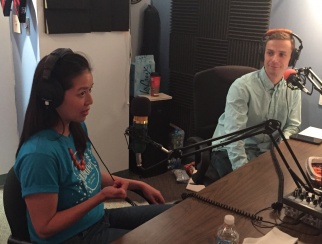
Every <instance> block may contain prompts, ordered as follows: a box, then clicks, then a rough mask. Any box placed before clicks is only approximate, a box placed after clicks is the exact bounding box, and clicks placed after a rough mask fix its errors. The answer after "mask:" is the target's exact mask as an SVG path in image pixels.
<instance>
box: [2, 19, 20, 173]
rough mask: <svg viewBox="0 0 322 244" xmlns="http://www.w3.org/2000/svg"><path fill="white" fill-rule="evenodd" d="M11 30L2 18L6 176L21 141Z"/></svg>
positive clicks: (3, 135)
mask: <svg viewBox="0 0 322 244" xmlns="http://www.w3.org/2000/svg"><path fill="white" fill-rule="evenodd" d="M1 15H2V13H1ZM9 28H10V27H9V17H4V16H3V15H2V16H0V33H1V34H0V44H1V48H0V74H1V81H0V86H1V89H0V114H1V116H0V117H1V119H0V120H1V123H0V155H1V162H0V175H2V174H6V173H7V172H8V170H9V169H10V167H11V166H12V165H13V163H14V160H15V152H16V149H17V146H18V140H19V138H18V130H17V116H16V105H15V96H14V92H15V91H14V89H15V78H14V73H13V60H12V48H11V40H10V29H9Z"/></svg>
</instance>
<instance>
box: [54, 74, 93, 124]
mask: <svg viewBox="0 0 322 244" xmlns="http://www.w3.org/2000/svg"><path fill="white" fill-rule="evenodd" d="M72 83H73V86H72V88H70V89H69V90H66V91H65V95H64V101H63V103H62V104H61V105H60V106H59V107H57V108H56V110H57V112H58V114H59V115H60V117H61V118H62V120H63V122H64V124H65V126H67V127H68V125H69V123H70V122H72V121H73V122H83V121H84V120H85V119H86V116H87V115H88V113H89V109H90V105H91V104H92V103H93V99H92V95H91V91H92V87H93V76H92V73H91V72H90V71H85V72H83V73H82V74H81V75H79V76H77V77H76V78H74V79H73V80H72ZM67 127H66V128H67Z"/></svg>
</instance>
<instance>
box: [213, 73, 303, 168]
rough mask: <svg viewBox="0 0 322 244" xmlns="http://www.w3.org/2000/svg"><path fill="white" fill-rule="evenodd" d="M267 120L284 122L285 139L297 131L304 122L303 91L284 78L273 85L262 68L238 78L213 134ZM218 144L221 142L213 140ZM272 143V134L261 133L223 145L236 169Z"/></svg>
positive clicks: (216, 135) (222, 133) (220, 133)
mask: <svg viewBox="0 0 322 244" xmlns="http://www.w3.org/2000/svg"><path fill="white" fill-rule="evenodd" d="M268 119H275V120H279V121H280V122H281V124H282V127H281V129H282V131H283V133H284V136H285V137H286V138H289V136H290V135H292V134H295V133H298V132H299V130H300V128H299V127H300V125H301V91H300V90H291V89H289V88H288V87H287V84H286V81H285V80H284V79H282V80H281V81H280V82H279V83H278V84H276V85H274V84H273V83H272V82H271V80H270V79H269V78H268V76H267V75H266V72H265V69H264V68H262V69H260V70H258V71H255V72H252V73H249V74H246V75H244V76H242V77H240V78H238V79H237V80H236V81H235V82H234V83H233V84H232V85H231V87H230V89H229V91H228V94H227V98H226V107H225V112H224V113H223V114H222V115H221V116H220V118H219V120H218V125H217V127H216V130H215V132H214V137H218V136H222V135H225V134H228V133H232V132H235V131H238V130H241V129H245V128H247V127H251V126H255V125H257V124H260V123H262V122H264V121H266V120H268ZM216 143H218V141H215V142H213V144H216ZM270 146H271V140H270V138H269V136H268V135H264V134H259V135H256V136H253V137H251V138H247V139H245V140H242V141H238V142H234V143H230V144H228V145H226V146H224V147H223V148H224V149H226V150H227V152H228V156H229V159H230V161H231V164H232V168H233V170H235V169H237V168H239V167H240V166H242V165H244V164H246V163H247V162H248V161H249V160H251V159H252V158H254V157H257V156H259V155H260V154H261V153H262V152H265V151H267V150H268V149H269V148H270ZM215 150H222V148H216V149H215Z"/></svg>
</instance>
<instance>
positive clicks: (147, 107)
mask: <svg viewBox="0 0 322 244" xmlns="http://www.w3.org/2000/svg"><path fill="white" fill-rule="evenodd" d="M150 112H151V102H150V100H149V99H148V98H146V97H135V98H133V99H132V101H131V114H132V115H133V126H132V129H131V134H132V140H131V143H130V145H129V148H130V149H132V151H133V152H134V153H135V159H136V165H137V166H138V167H142V157H141V153H143V152H144V151H145V149H146V144H147V142H146V138H147V136H148V116H149V114H150Z"/></svg>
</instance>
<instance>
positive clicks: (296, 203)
mask: <svg viewBox="0 0 322 244" xmlns="http://www.w3.org/2000/svg"><path fill="white" fill-rule="evenodd" d="M315 190H316V192H320V193H322V192H321V191H320V190H318V189H315ZM283 203H284V204H285V205H286V206H285V215H286V216H289V217H291V218H293V219H299V218H300V220H301V222H303V223H306V224H308V225H311V226H313V227H314V228H316V229H320V230H322V197H321V196H318V195H316V194H314V193H312V192H309V191H306V190H305V189H303V188H301V187H299V188H296V189H295V190H294V191H293V192H291V193H290V194H288V195H286V196H284V199H283Z"/></svg>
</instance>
